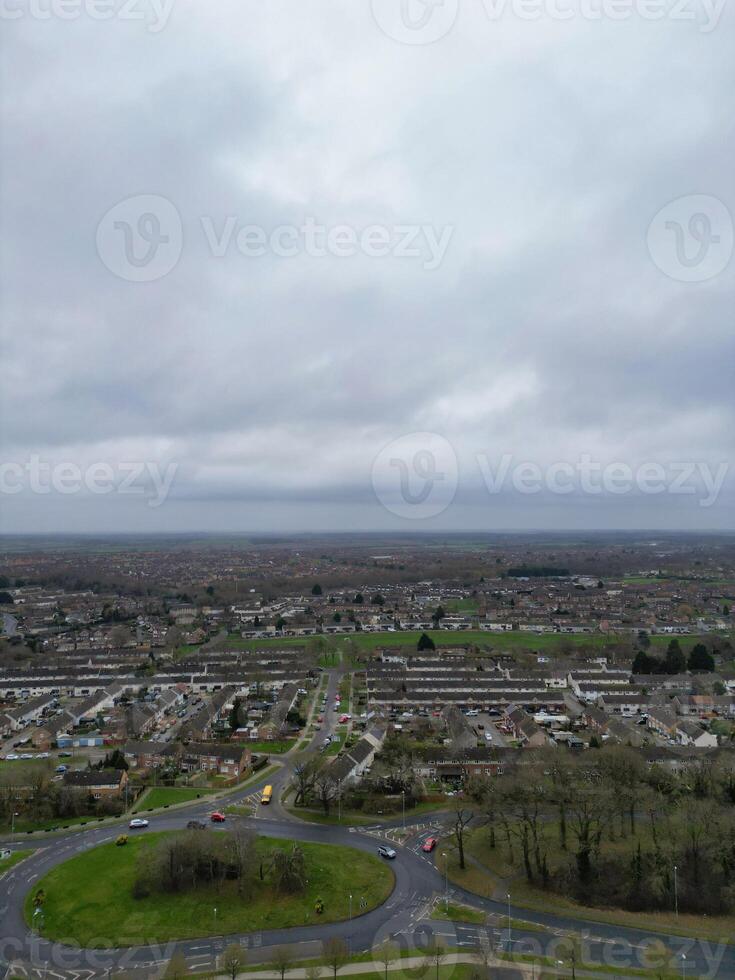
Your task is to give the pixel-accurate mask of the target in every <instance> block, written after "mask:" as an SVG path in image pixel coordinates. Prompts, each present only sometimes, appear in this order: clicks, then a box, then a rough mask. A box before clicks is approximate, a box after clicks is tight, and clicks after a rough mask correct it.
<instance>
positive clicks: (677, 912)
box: [674, 865, 679, 919]
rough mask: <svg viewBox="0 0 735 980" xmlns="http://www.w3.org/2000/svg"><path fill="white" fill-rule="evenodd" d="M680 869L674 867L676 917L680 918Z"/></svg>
mask: <svg viewBox="0 0 735 980" xmlns="http://www.w3.org/2000/svg"><path fill="white" fill-rule="evenodd" d="M678 870H679V869H678V868H677V866H676V865H674V915H675V916H676V917H677V919H678V918H679V882H678V879H677V877H676V872H677V871H678Z"/></svg>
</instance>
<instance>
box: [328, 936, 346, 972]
mask: <svg viewBox="0 0 735 980" xmlns="http://www.w3.org/2000/svg"><path fill="white" fill-rule="evenodd" d="M322 955H323V959H324V962H325V964H326V965H327V966H328V967H329V969H330V970H331V971H332V975H333V976H334V980H337V973H338V971H339V970H341V969H342V967H343V966H344V965H345V964H346V963H347V961H348V960H349V958H350V951H349V949H348V948H347V943H346V942H345V941H344V939H338V938H337V937H334V938H333V939H325V940H324V942H323V943H322Z"/></svg>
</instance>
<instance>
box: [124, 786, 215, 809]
mask: <svg viewBox="0 0 735 980" xmlns="http://www.w3.org/2000/svg"><path fill="white" fill-rule="evenodd" d="M200 796H207V793H206V791H205V790H201V789H193V788H192V787H190V786H153V787H151V789H149V790H148V791H147V792H146V793H144V794H143V796H141V798H140V799H139V800H138V802H137V803H136V805H135V810H136V811H137V810H147V809H150V808H153V809H156V808H157V807H159V806H171V805H172V804H174V803H188V802H189V801H190V800H197V799H199V797H200Z"/></svg>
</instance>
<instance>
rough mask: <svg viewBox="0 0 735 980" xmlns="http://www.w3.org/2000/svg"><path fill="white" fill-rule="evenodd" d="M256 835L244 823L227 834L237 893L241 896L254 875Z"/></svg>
mask: <svg viewBox="0 0 735 980" xmlns="http://www.w3.org/2000/svg"><path fill="white" fill-rule="evenodd" d="M256 840H257V835H256V834H255V833H254V831H252V830H249V829H248V827H246V826H245V824H244V823H240V822H237V823H236V824H235V826H234V829H233V830H232V832H231V833H230V834H228V845H229V851H230V855H231V858H232V864H233V865H234V867H235V870H236V872H237V893H238V895H243V894H244V893H245V892H246V891H247V888H248V886H249V885H250V884H251V883H252V880H253V877H254V874H255V862H256V860H257V856H256V850H255V845H256Z"/></svg>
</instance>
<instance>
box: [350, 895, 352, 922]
mask: <svg viewBox="0 0 735 980" xmlns="http://www.w3.org/2000/svg"><path fill="white" fill-rule="evenodd" d="M350 922H352V895H350Z"/></svg>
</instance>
